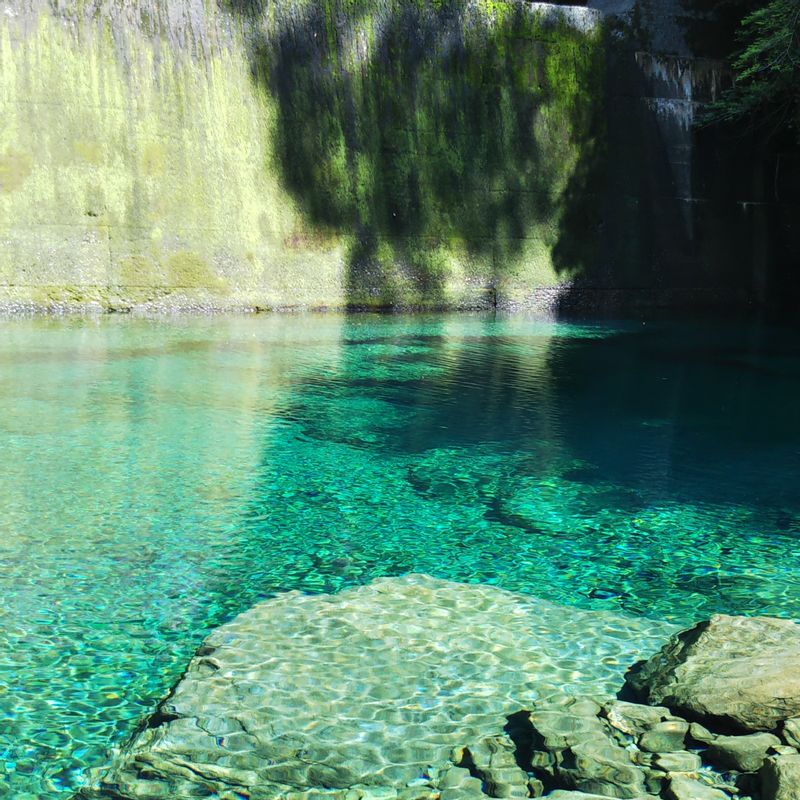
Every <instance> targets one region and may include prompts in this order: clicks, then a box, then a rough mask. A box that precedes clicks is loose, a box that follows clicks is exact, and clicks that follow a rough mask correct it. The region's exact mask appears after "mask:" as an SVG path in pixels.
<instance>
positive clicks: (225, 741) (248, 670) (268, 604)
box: [79, 575, 674, 800]
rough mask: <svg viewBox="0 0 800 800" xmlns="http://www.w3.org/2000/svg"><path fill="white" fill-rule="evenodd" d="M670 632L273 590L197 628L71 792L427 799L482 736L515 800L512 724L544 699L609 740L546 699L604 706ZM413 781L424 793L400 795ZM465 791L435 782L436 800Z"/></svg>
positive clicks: (404, 599)
mask: <svg viewBox="0 0 800 800" xmlns="http://www.w3.org/2000/svg"><path fill="white" fill-rule="evenodd" d="M673 630H674V627H673V626H671V625H668V624H667V623H658V622H652V621H649V620H641V619H636V618H629V617H621V616H619V615H615V614H609V613H605V612H603V613H600V614H598V613H597V612H584V611H580V610H579V609H575V608H562V607H560V606H555V605H552V604H549V603H547V602H545V601H542V600H540V599H538V598H534V597H530V596H526V595H520V594H515V593H513V592H507V591H504V590H501V589H497V588H496V587H492V586H486V585H467V584H459V583H453V582H450V581H443V580H437V579H435V578H431V577H428V576H424V575H408V576H405V577H403V578H384V579H379V580H376V581H373V582H372V583H370V584H368V585H366V586H359V587H356V588H353V589H348V590H345V591H342V592H339V593H338V594H333V595H313V596H312V595H303V594H300V593H299V592H287V593H285V594H283V595H280V596H278V597H275V598H273V599H271V600H267V601H265V602H263V603H260V604H258V605H256V606H254V607H253V608H252V609H250V610H249V611H247V612H245V613H243V614H241V615H240V616H239V617H237V618H235V619H234V620H232V621H231V622H229V623H227V624H226V625H223V626H222V627H221V628H218V629H217V630H216V631H215V632H214V633H212V634H211V635H210V636H209V637H208V638H207V639H206V641H205V642H204V643H203V645H202V646H201V647H200V649H199V650H198V651H197V653H196V655H195V657H194V658H193V659H192V661H191V662H190V664H189V666H188V668H187V670H186V673H185V674H184V677H183V678H182V679H181V681H180V682H179V683H178V684H177V685H176V686H175V688H174V689H173V691H172V692H171V693H170V695H169V696H168V697H167V698H166V699H165V700H164V701H163V702H162V704H161V705H160V707H159V709H158V711H157V712H156V714H154V715H153V716H152V717H151V719H150V720H149V721H148V724H147V725H146V726H142V727H141V728H140V730H139V732H138V733H137V734H136V735H135V737H134V738H133V739H132V740H131V741H130V742H128V743H127V744H126V745H125V746H124V747H123V748H122V749H121V751H120V752H119V753H117V754H116V757H115V758H114V759H113V761H112V764H111V765H110V767H109V768H108V769H106V770H103V771H100V772H97V773H94V774H93V775H92V776H91V777H90V781H89V785H88V786H87V787H86V788H85V789H83V790H82V791H81V793H80V795H79V797H81V798H92V799H93V800H94V799H95V798H104V800H109V798H114V800H121V799H122V800H129V798H143V797H153V798H155V797H169V798H170V799H171V800H184V798H186V799H187V800H188V798H196V797H197V796H198V794H200V795H202V796H207V795H209V794H214V793H216V794H218V795H219V796H234V795H235V793H236V792H239V794H243V795H246V796H248V797H250V798H251V800H273V798H277V797H281V798H283V797H287V796H289V795H290V794H292V793H308V792H311V793H314V792H316V793H319V792H324V793H325V797H326V800H345V796H346V795H347V793H348V792H349V791H352V790H353V789H354V788H357V787H365V786H366V787H369V793H370V794H371V795H372V794H374V793H375V792H376V791H378V790H380V789H383V790H387V791H392V790H394V791H395V792H396V793H397V792H398V791H399V790H398V789H397V787H408V791H410V792H412V793H413V794H415V796H421V797H425V796H426V793H427V792H430V793H432V794H436V793H437V790H436V789H435V788H433V787H434V786H435V779H434V777H433V775H434V772H435V771H436V770H444V769H446V768H447V767H452V766H453V761H451V757H455V758H456V759H459V758H461V757H463V753H464V752H466V750H467V749H468V748H469V745H470V744H477V743H480V742H484V743H485V742H486V737H497V739H496V740H495V744H496V743H497V742H501V741H502V742H503V743H505V744H504V746H503V747H500V746H498V747H497V751H496V752H497V754H498V755H497V758H498V763H497V770H498V771H497V775H494V776H493V777H494V778H496V779H497V782H498V785H500V786H502V787H503V789H502V790H503V791H510V789H509V788H508V787H513V790H514V791H517V790H518V789H519V784H518V783H517V778H519V780H520V781H522V774H521V773H522V770H519V769H518V768H517V767H516V766H514V768H513V770H514V773H513V774H512V773H510V772H508V771H507V770H509V769H511V767H510V766H507V765H508V764H509V762H510V759H509V758H508V756H509V755H510V751H507V750H506V749H505V746H506V745H507V741H506V740H505V738H504V737H503V736H502V732H503V729H504V728H505V727H506V726H507V725H510V724H511V717H512V716H514V717H517V716H518V715H519V713H520V709H526V708H531V707H533V706H534V705H535V703H534V701H535V699H536V698H537V697H555V696H557V697H558V698H559V700H558V702H553V703H551V704H549V705H548V708H549V709H550V710H551V714H552V716H553V718H554V719H555V718H556V717H559V715H560V718H562V719H563V718H566V717H569V715H570V709H572V710H573V711H574V712H575V713H578V712H580V714H582V715H587V716H586V717H585V718H584V717H581V719H585V720H586V721H585V727H586V726H588V727H586V730H583V729H581V730H580V732H579V733H580V737H581V738H588V737H590V736H593V735H595V731H597V730H598V726H599V732H600V734H601V737H602V738H601V740H600V741H601V742H602V741H603V739H605V740H606V741H608V737H607V736H606V734H604V733H603V731H604V724H603V723H602V722H601V721H600V720H599V719H598V718H597V716H593V717H592V715H596V714H597V713H599V711H600V706H599V704H597V703H596V702H594V701H593V700H585V699H580V700H576V699H575V698H569V697H566V696H564V695H563V692H562V689H563V687H565V686H569V687H570V689H571V690H575V691H576V692H579V691H583V692H585V693H588V694H591V695H593V696H600V697H603V699H604V700H605V699H607V698H608V697H609V696H610V695H611V694H612V692H613V691H614V690H615V688H616V687H618V686H619V682H620V680H621V677H622V676H621V670H620V669H619V668H618V667H616V666H614V665H616V664H621V663H622V664H624V663H626V662H628V661H630V660H633V659H634V658H636V657H637V655H638V654H639V653H641V651H642V648H643V646H646V648H647V650H649V651H650V652H653V651H655V649H656V647H657V646H658V642H659V640H661V641H663V639H664V638H666V636H667V635H669V633H671V632H672V631H673ZM523 716H524V714H523ZM590 717H591V718H592V719H593V723H592V725H591V726H589V725H588V719H589V718H590ZM555 733H556V732H555V731H554V732H553V735H554V736H555ZM573 738H574V737H573ZM576 743H577V741H576ZM487 747H488V745H487ZM454 749H455V750H456V752H455V753H453V751H454ZM591 749H592V748H591V747H590V748H589V750H591ZM620 752H621V753H622V754H623V755H622V756H620V761H621V763H623V765H624V759H623V756H624V754H625V751H624V750H621V748H620ZM459 753H461V754H462V756H459ZM594 757H595V756H594V755H593V756H591V757H590V756H589V755H585V756H584V758H585V759H586V760H587V762H588V761H590V760H591V758H594ZM489 760H490V764H489V767H490V768H492V769H493V768H494V766H495V765H494V763H491V762H492V756H490V759H489ZM627 766H628V767H629V768H631V769H632V765H631V764H630V761H628V764H627ZM597 768H598V769H603V768H604V767H603V766H602V765H598V766H597ZM425 776H430V778H431V780H430V784H431V786H430V787H428V788H426V787H425V786H419V788H417V787H416V785H415V782H417V781H419V780H421V779H422V780H423V782H424V780H425ZM442 779H444V778H442ZM448 780H451V779H449V778H448ZM630 781H634V783H635V779H634V778H633V777H631V778H630ZM525 784H526V786H527V776H525ZM475 785H476V784H475V783H472V782H471V781H466V782H465V783H464V785H460V786H453V787H448V789H447V791H448V793H449V794H450V793H452V794H451V796H450V800H457V796H458V797H461V796H466V795H467V794H474V791H473V789H474V787H475ZM358 790H359V791H361V789H360V788H358ZM203 793H205V794H203ZM526 794H527V789H526ZM640 794H644V793H643V792H640ZM624 796H626V797H630V796H634V795H632V793H631V792H628V793H627V794H625V795H624ZM398 797H399V795H398ZM403 800H406V798H405V790H403Z"/></svg>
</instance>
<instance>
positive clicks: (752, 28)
mask: <svg viewBox="0 0 800 800" xmlns="http://www.w3.org/2000/svg"><path fill="white" fill-rule="evenodd" d="M738 39H739V43H740V45H741V49H740V51H739V52H738V54H737V55H736V56H735V57H734V59H733V67H734V70H735V72H736V79H735V83H734V86H733V88H731V89H730V90H728V91H727V92H725V94H724V95H723V96H722V98H721V100H719V101H718V102H717V103H715V104H714V105H713V107H712V109H711V115H710V119H711V120H712V121H732V120H738V119H742V118H749V119H751V120H753V121H756V122H761V123H766V124H770V125H772V126H773V127H775V128H782V127H785V126H789V127H794V128H798V123H799V122H800V0H772V1H771V2H769V3H767V4H766V5H764V6H763V7H761V8H758V9H756V10H755V11H751V12H750V13H749V14H747V15H746V16H745V17H744V19H743V20H742V23H741V28H740V31H739V34H738Z"/></svg>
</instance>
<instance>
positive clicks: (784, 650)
mask: <svg viewBox="0 0 800 800" xmlns="http://www.w3.org/2000/svg"><path fill="white" fill-rule="evenodd" d="M798 660H800V626H798V625H797V624H796V623H794V622H791V621H789V620H783V619H773V618H771V617H731V616H727V615H723V614H719V615H716V616H714V617H712V618H711V619H710V620H708V621H707V622H702V623H700V624H699V625H696V626H695V627H694V628H692V629H690V630H687V631H683V632H682V633H680V634H677V635H676V636H673V637H672V638H671V639H670V641H669V642H668V643H667V644H666V645H665V646H664V647H663V648H662V649H661V651H660V652H659V653H658V654H656V655H655V656H653V657H652V658H651V659H650V660H649V661H644V662H640V663H639V664H637V665H636V666H635V667H633V668H632V669H631V670H629V672H628V675H627V676H626V681H627V683H628V686H629V687H630V688H631V689H632V690H633V691H634V692H635V693H637V694H638V695H639V696H640V697H643V698H645V699H646V700H647V701H648V702H650V703H658V704H661V705H665V706H667V707H668V708H670V709H672V711H673V712H674V713H676V714H680V715H683V716H686V717H688V718H692V719H694V720H695V721H700V722H706V723H707V724H709V726H710V727H712V728H714V727H720V726H722V727H723V728H725V727H727V728H730V729H736V730H741V731H744V732H748V733H749V732H752V731H770V730H773V729H775V728H776V727H777V726H778V724H779V723H780V722H782V721H783V720H785V719H787V718H789V717H792V716H800V670H798V669H797V668H796V665H797V663H798Z"/></svg>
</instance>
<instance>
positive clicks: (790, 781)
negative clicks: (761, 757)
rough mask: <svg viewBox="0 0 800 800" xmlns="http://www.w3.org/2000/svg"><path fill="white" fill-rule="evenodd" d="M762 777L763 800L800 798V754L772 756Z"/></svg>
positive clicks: (798, 799) (793, 799)
mask: <svg viewBox="0 0 800 800" xmlns="http://www.w3.org/2000/svg"><path fill="white" fill-rule="evenodd" d="M760 777H761V800H800V755H794V756H771V757H770V758H768V759H767V760H766V762H765V763H764V766H763V767H762V768H761V773H760Z"/></svg>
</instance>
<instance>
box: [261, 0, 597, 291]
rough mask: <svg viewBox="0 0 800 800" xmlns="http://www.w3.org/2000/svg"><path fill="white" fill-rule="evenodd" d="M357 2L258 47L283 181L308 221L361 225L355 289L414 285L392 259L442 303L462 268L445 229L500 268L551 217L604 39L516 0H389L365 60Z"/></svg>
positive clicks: (580, 140)
mask: <svg viewBox="0 0 800 800" xmlns="http://www.w3.org/2000/svg"><path fill="white" fill-rule="evenodd" d="M362 8H363V7H362V5H361V4H344V5H343V4H342V3H341V2H336V0H324V2H321V3H319V4H318V5H316V6H314V7H310V8H308V9H307V11H306V14H305V16H304V17H303V19H302V22H301V23H300V24H299V25H298V24H295V23H294V22H289V23H287V27H285V28H281V27H280V26H278V29H277V30H276V31H275V32H274V35H273V39H272V40H271V41H270V42H269V43H268V44H267V45H265V46H263V47H262V50H261V51H260V53H259V58H260V68H259V69H258V70H256V74H258V75H261V76H269V78H270V90H271V91H272V92H273V94H274V95H275V96H276V98H277V100H278V115H277V117H276V128H275V139H276V156H277V158H276V161H277V164H278V166H279V168H280V170H281V173H282V175H283V181H284V185H285V186H286V188H287V189H288V190H289V191H290V192H291V193H292V194H293V195H294V196H295V197H296V199H297V201H298V203H299V204H300V207H301V208H302V209H303V211H304V213H305V214H306V215H307V217H308V218H309V219H310V220H311V221H312V222H313V223H314V224H315V225H318V226H320V227H325V228H328V229H331V230H333V231H337V232H340V233H342V234H346V233H349V232H351V231H357V232H359V240H360V244H359V245H358V246H354V247H352V248H351V249H350V262H349V266H348V270H349V291H350V292H351V293H354V294H355V295H356V296H358V297H359V302H360V301H361V300H363V295H364V292H365V291H367V289H371V290H373V292H374V289H375V286H376V284H377V286H378V290H379V296H380V297H381V298H382V299H383V300H385V301H387V302H392V300H393V298H395V297H396V296H397V294H398V291H399V290H398V286H399V285H406V283H407V282H404V281H402V280H399V278H398V275H397V270H396V269H394V268H393V266H392V265H400V266H401V268H402V271H404V272H405V273H407V274H408V276H409V281H410V285H412V286H419V287H422V288H421V289H420V291H422V292H423V293H427V294H426V296H428V297H429V299H430V300H431V301H432V302H434V303H436V302H438V301H439V300H440V299H441V298H442V297H443V291H444V286H445V285H446V284H447V282H448V280H449V279H450V278H451V277H452V273H451V270H452V269H453V268H455V269H456V270H458V265H456V264H454V263H453V260H452V259H442V258H441V257H440V251H441V249H442V245H441V243H442V242H451V241H455V242H459V243H461V244H462V245H463V247H464V249H465V251H466V254H467V257H468V260H469V262H470V264H471V267H472V269H473V274H475V272H474V270H475V266H476V264H477V265H482V267H481V268H480V269H479V270H478V272H479V273H480V276H481V277H482V278H483V279H484V280H485V281H486V282H487V283H493V282H496V281H497V280H498V276H499V275H500V274H501V273H502V272H503V271H506V270H511V271H514V270H515V269H516V268H517V266H518V262H519V261H520V260H522V259H524V258H526V253H527V251H528V248H527V245H526V241H527V240H528V239H530V238H538V239H543V238H544V237H545V235H546V232H552V231H553V230H554V229H556V228H557V225H554V224H553V221H554V219H557V218H558V216H559V214H560V213H561V200H562V192H563V190H564V188H565V186H566V184H567V181H568V179H569V177H570V174H571V169H572V167H573V166H574V165H575V163H576V162H577V160H578V157H579V151H580V149H581V147H582V146H583V144H584V141H585V140H586V138H587V137H588V136H589V135H590V131H589V129H588V124H587V122H588V120H589V119H590V118H592V112H591V110H588V111H587V112H586V113H584V110H583V108H582V106H587V107H589V109H591V107H593V106H595V105H597V104H598V103H599V102H601V100H602V79H603V75H602V43H601V41H600V37H599V35H596V34H585V33H581V32H579V31H576V30H574V29H572V28H570V27H569V26H567V25H566V24H564V23H558V22H553V21H552V19H551V18H550V17H547V18H545V17H543V16H541V15H539V14H537V13H535V12H533V11H531V10H530V9H528V8H526V7H525V6H523V5H522V4H518V3H511V2H489V3H485V4H484V5H483V6H481V7H480V8H476V7H474V6H470V5H467V4H466V3H462V2H459V1H458V0H449V1H448V2H444V1H443V2H415V3H411V4H409V3H402V2H399V0H396V1H395V0H390V1H389V2H387V3H384V4H382V5H381V8H382V17H381V19H380V21H379V24H374V25H373V30H379V31H380V35H379V36H376V37H375V38H374V40H371V41H370V47H369V49H368V51H366V52H365V51H363V49H362V51H360V53H359V55H360V59H356V58H354V57H353V56H352V53H351V51H352V50H353V48H354V40H355V38H357V37H354V36H353V35H352V31H353V30H354V29H355V28H356V27H357V25H358V20H359V19H360V17H359V14H360V13H361V10H362ZM348 13H351V14H353V17H352V18H351V19H347V18H346V16H345V18H344V21H343V14H344V15H346V14H348ZM598 54H600V56H598ZM354 62H357V63H358V69H357V70H355V71H348V70H346V69H344V68H342V66H341V65H343V64H348V63H354ZM595 71H597V74H594V72H595ZM540 228H541V230H539V229H540ZM377 243H380V245H381V246H382V247H383V246H388V247H389V248H390V250H391V255H390V256H388V257H385V258H378V257H377V255H376V253H377V251H378V249H379V248H378V244H377ZM445 249H446V248H445ZM537 271H538V272H541V270H540V268H539V267H538V266H537ZM376 275H377V276H378V278H377V280H376ZM551 275H552V273H551ZM555 280H556V279H555V276H554V275H552V277H551V280H550V282H551V283H553V282H555Z"/></svg>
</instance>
